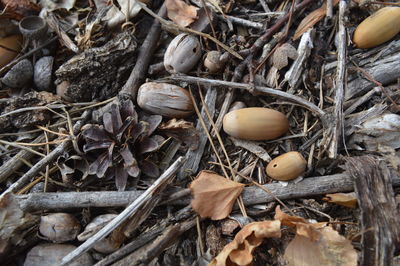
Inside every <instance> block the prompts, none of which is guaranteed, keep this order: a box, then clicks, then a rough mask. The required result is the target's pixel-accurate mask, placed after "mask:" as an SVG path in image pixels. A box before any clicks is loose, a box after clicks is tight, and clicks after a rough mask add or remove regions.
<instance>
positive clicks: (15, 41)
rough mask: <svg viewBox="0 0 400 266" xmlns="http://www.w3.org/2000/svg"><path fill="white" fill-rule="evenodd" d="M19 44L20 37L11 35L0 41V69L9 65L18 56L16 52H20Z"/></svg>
mask: <svg viewBox="0 0 400 266" xmlns="http://www.w3.org/2000/svg"><path fill="white" fill-rule="evenodd" d="M21 42H22V36H21V35H12V36H9V37H6V38H2V39H0V68H1V67H3V66H5V65H7V64H8V63H10V62H11V61H12V60H13V59H14V58H15V57H16V56H17V55H18V52H19V51H20V50H21ZM3 47H7V48H9V49H11V50H9V49H5V48H3ZM14 51H15V52H14Z"/></svg>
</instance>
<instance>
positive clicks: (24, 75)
mask: <svg viewBox="0 0 400 266" xmlns="http://www.w3.org/2000/svg"><path fill="white" fill-rule="evenodd" d="M32 77H33V65H32V63H31V61H29V60H28V59H24V60H21V61H19V62H18V63H17V64H15V65H14V66H13V67H12V68H11V69H10V70H9V71H8V72H7V74H5V76H4V77H3V78H2V80H1V82H3V84H4V85H6V86H8V87H10V88H17V89H19V88H23V87H24V86H25V85H27V84H28V83H29V82H30V81H31V80H32Z"/></svg>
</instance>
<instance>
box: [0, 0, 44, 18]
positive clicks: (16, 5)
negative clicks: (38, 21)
mask: <svg viewBox="0 0 400 266" xmlns="http://www.w3.org/2000/svg"><path fill="white" fill-rule="evenodd" d="M0 3H1V4H2V6H3V7H7V8H6V9H4V10H3V12H5V13H3V14H2V15H6V16H7V17H10V18H13V19H18V20H20V19H22V18H23V17H25V16H30V15H32V14H35V13H38V12H40V9H41V8H40V7H39V6H38V5H37V4H35V3H34V2H33V1H30V0H1V1H0Z"/></svg>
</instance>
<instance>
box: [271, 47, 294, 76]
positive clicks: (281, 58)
mask: <svg viewBox="0 0 400 266" xmlns="http://www.w3.org/2000/svg"><path fill="white" fill-rule="evenodd" d="M297 56H298V54H297V50H296V48H294V47H293V46H292V45H291V44H288V43H284V44H282V45H281V46H279V47H278V48H277V49H276V51H275V53H274V55H273V56H272V62H273V65H274V67H276V68H277V69H279V70H281V69H282V68H284V67H286V66H287V65H288V64H289V58H290V59H293V60H295V59H296V58H297Z"/></svg>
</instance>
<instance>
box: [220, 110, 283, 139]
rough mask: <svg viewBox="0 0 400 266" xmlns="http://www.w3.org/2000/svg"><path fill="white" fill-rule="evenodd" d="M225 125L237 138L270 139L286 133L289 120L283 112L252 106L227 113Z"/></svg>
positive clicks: (226, 130) (229, 133)
mask: <svg viewBox="0 0 400 266" xmlns="http://www.w3.org/2000/svg"><path fill="white" fill-rule="evenodd" d="M223 127H224V131H225V132H226V133H227V134H228V135H230V136H232V137H235V138H239V139H247V140H270V139H275V138H277V137H279V136H282V135H283V134H285V133H286V131H287V130H288V129H289V121H288V119H287V118H286V116H285V115H284V114H282V113H281V112H278V111H275V110H272V109H268V108H262V107H251V108H243V109H238V110H234V111H232V112H229V113H227V114H226V115H225V117H224V121H223Z"/></svg>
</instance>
